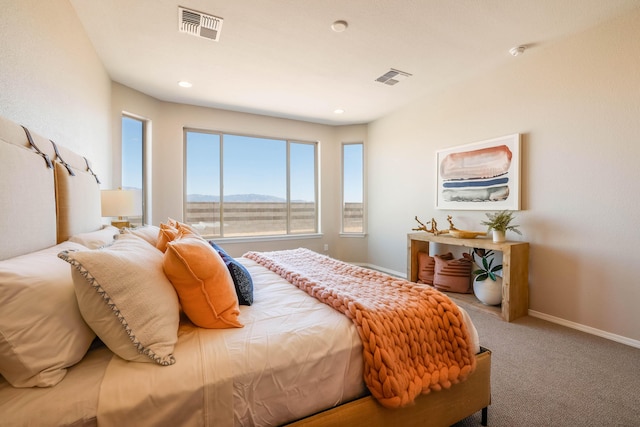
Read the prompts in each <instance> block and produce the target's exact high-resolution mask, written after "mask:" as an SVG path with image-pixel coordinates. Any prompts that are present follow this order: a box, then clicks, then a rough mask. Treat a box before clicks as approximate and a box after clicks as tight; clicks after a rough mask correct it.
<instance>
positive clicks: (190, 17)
mask: <svg viewBox="0 0 640 427" xmlns="http://www.w3.org/2000/svg"><path fill="white" fill-rule="evenodd" d="M222 21H223V19H222V18H218V17H217V16H212V15H207V14H204V13H200V12H196V11H195V10H189V9H185V8H184V7H178V27H179V28H178V29H179V30H180V32H181V33H187V34H191V35H193V36H196V37H202V38H205V39H209V40H213V41H216V42H217V41H218V40H220V32H221V31H222Z"/></svg>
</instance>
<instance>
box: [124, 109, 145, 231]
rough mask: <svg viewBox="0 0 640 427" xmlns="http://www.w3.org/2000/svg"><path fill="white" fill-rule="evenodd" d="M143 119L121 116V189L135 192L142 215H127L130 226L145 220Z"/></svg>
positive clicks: (137, 224)
mask: <svg viewBox="0 0 640 427" xmlns="http://www.w3.org/2000/svg"><path fill="white" fill-rule="evenodd" d="M144 128H145V121H144V120H139V119H136V118H133V117H130V116H122V176H121V183H122V184H121V187H122V189H123V190H134V191H135V192H136V203H137V206H141V207H143V208H142V216H138V217H129V218H127V219H128V221H129V222H130V223H131V226H133V227H136V226H140V225H142V224H143V223H144V222H145V213H144V212H145V209H144V204H143V201H144V184H143V183H144V172H145V171H144V169H145V168H144V153H145V130H144Z"/></svg>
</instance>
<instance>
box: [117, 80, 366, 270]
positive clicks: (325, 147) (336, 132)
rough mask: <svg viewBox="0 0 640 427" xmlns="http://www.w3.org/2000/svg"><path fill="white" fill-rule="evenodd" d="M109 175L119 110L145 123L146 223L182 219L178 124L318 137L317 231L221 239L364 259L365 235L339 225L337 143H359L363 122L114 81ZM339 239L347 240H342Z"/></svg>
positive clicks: (237, 248)
mask: <svg viewBox="0 0 640 427" xmlns="http://www.w3.org/2000/svg"><path fill="white" fill-rule="evenodd" d="M112 99H113V103H112V106H113V108H112V118H113V123H114V125H113V135H114V138H113V147H114V159H115V161H114V175H118V174H119V172H118V171H119V167H120V165H119V162H120V160H119V159H120V147H119V145H120V133H121V127H120V116H121V114H122V112H123V111H126V112H128V113H132V114H135V115H138V116H140V117H142V118H145V119H148V120H150V121H151V129H152V131H151V144H150V145H151V153H150V154H151V166H152V168H151V170H152V173H151V177H150V178H151V185H152V203H151V209H152V214H151V216H150V218H151V221H150V222H151V223H152V224H156V225H157V224H159V223H160V222H163V221H165V220H166V219H167V217H172V218H176V219H181V218H182V208H183V206H182V205H183V179H182V178H183V165H184V160H183V150H184V146H183V128H185V127H188V128H196V129H211V130H218V131H223V132H230V133H244V134H249V135H258V136H267V137H283V138H290V139H299V140H303V141H319V142H320V144H319V153H320V159H319V165H320V177H321V180H320V193H321V212H320V219H321V229H322V236H321V237H320V238H312V239H285V240H268V241H257V242H256V241H254V242H243V243H232V242H228V241H224V242H223V246H224V247H225V249H226V250H228V251H229V253H230V254H231V255H234V256H238V255H241V254H243V253H244V252H246V251H247V250H278V249H290V248H297V247H300V246H304V247H308V248H310V249H313V250H316V251H318V252H322V253H324V244H328V245H329V252H328V253H329V254H330V255H331V256H335V257H339V258H342V259H345V260H349V261H355V262H366V239H343V238H340V237H339V233H338V232H339V229H340V198H341V189H340V185H341V181H340V174H341V172H340V170H341V163H340V155H341V151H340V147H341V145H340V144H341V142H342V141H347V140H348V141H352V140H357V141H364V138H365V137H366V126H364V125H362V126H344V127H334V126H326V125H320V124H313V123H308V122H301V121H296V120H285V119H277V118H273V117H266V116H260V115H254V114H246V113H237V112H232V111H224V110H218V109H212V108H203V107H196V106H190V105H183V104H174V103H169V102H162V101H158V100H156V99H154V98H151V97H149V96H146V95H144V94H141V93H140V92H137V91H135V90H132V89H130V88H127V87H125V86H122V85H119V84H117V83H114V85H113V92H112ZM343 240H347V243H346V244H343Z"/></svg>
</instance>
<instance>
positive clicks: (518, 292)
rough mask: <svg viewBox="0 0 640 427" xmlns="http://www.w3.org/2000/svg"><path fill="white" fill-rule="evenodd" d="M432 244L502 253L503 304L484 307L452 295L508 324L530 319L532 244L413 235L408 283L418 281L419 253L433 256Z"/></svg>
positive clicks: (474, 300)
mask: <svg viewBox="0 0 640 427" xmlns="http://www.w3.org/2000/svg"><path fill="white" fill-rule="evenodd" d="M429 243H440V244H444V245H451V246H463V247H465V248H482V249H492V250H494V251H500V252H502V304H501V305H500V306H488V305H484V304H482V303H481V302H480V301H478V299H477V298H476V297H475V296H474V295H473V294H455V293H448V294H447V295H449V296H450V297H452V298H453V299H458V300H462V301H463V302H467V303H470V304H472V305H474V306H475V307H479V308H481V309H482V310H484V311H487V312H489V313H493V314H496V315H498V316H500V317H502V319H504V320H506V321H507V322H511V321H512V320H515V319H517V318H518V317H522V316H526V315H527V312H528V310H529V243H527V242H510V241H507V242H504V243H493V241H492V240H491V239H490V238H476V239H456V238H455V237H451V236H447V235H446V234H441V235H439V236H434V235H433V234H430V233H425V232H420V233H409V234H408V235H407V279H408V280H411V281H412V282H415V281H417V280H418V252H426V253H429Z"/></svg>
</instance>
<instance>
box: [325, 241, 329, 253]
mask: <svg viewBox="0 0 640 427" xmlns="http://www.w3.org/2000/svg"><path fill="white" fill-rule="evenodd" d="M324 250H325V251H328V250H329V244H328V243H325V244H324Z"/></svg>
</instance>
